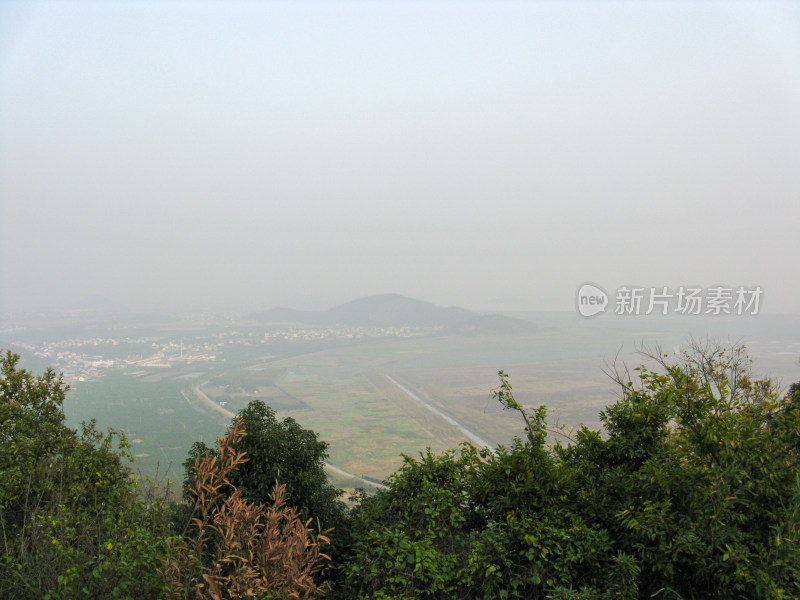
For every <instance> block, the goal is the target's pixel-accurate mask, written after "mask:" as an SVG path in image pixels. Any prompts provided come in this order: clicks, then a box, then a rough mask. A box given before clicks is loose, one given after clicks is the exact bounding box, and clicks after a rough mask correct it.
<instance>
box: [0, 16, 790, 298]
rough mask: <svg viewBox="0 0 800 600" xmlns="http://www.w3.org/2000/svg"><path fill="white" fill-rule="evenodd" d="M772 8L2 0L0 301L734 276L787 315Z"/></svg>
mask: <svg viewBox="0 0 800 600" xmlns="http://www.w3.org/2000/svg"><path fill="white" fill-rule="evenodd" d="M798 32H800V4H798V3H796V2H786V3H776V2H758V3H756V2H752V3H711V2H708V3H691V4H690V3H637V4H634V3H615V2H602V3H596V2H587V3H579V2H563V3H561V2H536V3H527V2H525V3H516V2H497V3H489V2H430V3H425V2H411V3H405V2H403V3H401V2H381V3H371V2H291V3H289V2H264V3H261V2H205V3H196V2H155V1H152V2H119V3H107V2H90V1H84V2H14V1H7V2H3V3H2V4H0V282H1V283H0V313H2V312H3V311H14V310H20V309H24V308H36V307H53V306H68V305H70V304H73V303H76V302H79V301H81V300H82V299H83V298H85V297H87V296H93V295H101V296H104V297H106V298H108V299H110V300H112V301H113V302H116V303H119V304H120V305H123V306H128V307H159V306H184V305H186V306H206V305H228V304H240V305H241V304H246V305H264V306H277V305H292V306H296V307H299V308H326V307H329V306H332V305H334V304H336V303H338V302H342V301H345V300H350V299H353V298H356V297H359V296H363V295H367V294H376V293H382V292H397V293H401V294H405V295H408V296H412V297H417V298H422V299H425V300H428V301H431V302H435V303H437V304H441V305H456V304H457V305H459V306H463V307H466V308H469V309H497V310H531V311H534V310H564V311H571V310H573V309H574V298H575V292H576V289H577V287H578V286H579V285H580V284H581V283H583V282H585V281H593V282H596V283H598V284H600V285H602V286H604V287H605V289H608V290H613V289H614V288H616V287H618V286H620V285H631V284H637V285H642V286H670V287H678V286H682V285H683V286H686V285H696V286H701V287H710V286H712V285H718V284H723V285H728V286H730V287H734V286H739V285H745V286H756V285H759V286H761V287H762V288H763V290H764V296H763V298H762V308H763V311H764V312H772V313H797V312H798V308H797V302H796V298H797V297H798V295H800V278H798V277H797V275H798V273H797V267H796V261H797V257H798V254H799V252H798V251H799V250H800V236H798V234H797V231H798V224H800V202H798V199H800V34H799V33H798Z"/></svg>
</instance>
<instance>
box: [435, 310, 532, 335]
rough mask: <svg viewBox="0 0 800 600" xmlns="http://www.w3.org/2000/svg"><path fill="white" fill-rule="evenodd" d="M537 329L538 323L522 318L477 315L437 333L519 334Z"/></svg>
mask: <svg viewBox="0 0 800 600" xmlns="http://www.w3.org/2000/svg"><path fill="white" fill-rule="evenodd" d="M538 331H541V328H540V327H539V326H538V325H536V324H535V323H531V322H530V321H525V320H523V319H516V318H514V317H506V316H505V315H477V316H475V317H472V318H469V319H466V320H464V321H461V322H459V323H455V324H454V325H451V326H450V327H445V328H444V329H443V330H442V331H440V332H439V335H463V336H472V335H475V336H478V335H520V334H526V333H536V332H538Z"/></svg>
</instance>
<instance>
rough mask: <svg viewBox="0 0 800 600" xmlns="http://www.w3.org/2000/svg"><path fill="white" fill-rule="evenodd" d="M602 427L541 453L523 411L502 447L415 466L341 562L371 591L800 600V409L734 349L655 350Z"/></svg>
mask: <svg viewBox="0 0 800 600" xmlns="http://www.w3.org/2000/svg"><path fill="white" fill-rule="evenodd" d="M647 357H648V359H649V360H650V363H649V364H650V366H649V367H645V366H643V367H640V368H639V369H637V370H636V371H635V377H631V376H630V374H629V372H628V371H627V370H626V371H624V372H623V373H619V372H618V371H616V370H615V371H614V372H613V373H612V376H613V378H614V379H615V381H617V383H618V384H619V385H620V390H621V396H620V399H619V400H618V401H617V402H616V403H614V404H612V405H611V406H609V407H608V408H607V409H606V410H605V411H604V412H603V413H602V414H601V418H602V422H603V424H604V428H603V431H592V430H589V429H587V428H581V429H579V430H578V431H577V432H575V434H574V435H571V436H569V439H570V443H568V444H567V445H560V444H559V445H556V446H554V447H549V448H548V447H547V446H546V443H545V441H546V437H547V433H548V431H549V430H548V429H547V425H546V414H545V411H544V408H543V407H540V408H538V409H535V410H533V411H529V410H528V409H526V408H525V407H523V406H522V405H520V404H519V403H518V402H517V401H516V400H515V399H514V397H513V393H512V388H511V385H510V383H509V382H508V376H507V375H506V374H505V373H504V372H502V371H501V372H500V373H499V375H500V387H499V388H498V390H497V392H496V393H495V397H496V399H497V400H498V401H499V402H500V403H501V404H502V405H503V406H504V407H506V408H507V409H510V410H515V411H518V412H519V413H520V414H521V416H522V418H523V420H524V423H525V433H526V436H525V439H524V440H521V439H517V440H516V441H515V442H514V443H513V444H512V445H511V447H509V448H504V447H499V448H497V449H495V450H494V451H489V450H481V451H479V450H477V449H475V448H473V447H472V446H470V445H464V446H463V447H462V448H461V451H460V452H453V451H451V452H448V453H445V454H442V455H439V456H436V455H433V454H431V453H430V452H428V453H426V454H423V455H421V456H420V458H419V459H414V458H411V457H405V461H404V464H403V466H402V467H401V469H400V470H399V471H398V472H397V473H396V474H395V475H394V476H392V477H391V478H390V479H389V480H388V484H389V489H387V490H381V491H379V492H378V493H377V494H376V495H375V496H374V497H372V498H367V499H364V500H363V501H362V503H361V504H360V506H359V507H358V509H357V510H356V511H355V514H354V520H355V523H354V533H355V544H354V549H353V555H352V558H351V560H350V561H349V563H348V564H347V565H346V567H345V571H346V573H347V582H348V586H349V590H350V592H351V594H352V595H353V596H359V597H362V598H372V597H383V598H390V597H391V598H442V599H444V598H454V597H458V598H487V599H488V598H582V599H588V598H593V599H607V598H608V599H610V598H648V597H658V598H703V597H705V598H710V597H714V598H794V597H798V595H800V544H799V542H800V539H798V535H800V466H799V463H800V452H799V449H800V408H798V404H800V403H798V402H797V401H796V394H795V395H788V396H781V394H779V393H778V391H777V390H776V389H775V387H774V386H773V385H772V384H771V383H769V382H768V381H757V380H755V379H754V378H753V377H752V374H751V370H750V366H749V360H748V359H747V356H746V354H745V351H744V348H743V347H741V346H733V347H721V346H716V345H713V344H707V343H706V344H702V343H695V344H694V345H693V347H692V348H691V349H690V350H689V351H687V352H685V353H684V354H683V355H682V356H680V357H679V358H678V359H677V360H674V361H672V362H669V361H668V357H667V356H666V355H663V354H662V353H661V352H660V351H656V352H651V353H649V354H648V356H647Z"/></svg>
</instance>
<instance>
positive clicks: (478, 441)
mask: <svg viewBox="0 0 800 600" xmlns="http://www.w3.org/2000/svg"><path fill="white" fill-rule="evenodd" d="M386 379H388V380H389V381H391V382H392V383H393V384H394V385H396V386H397V387H398V388H400V389H401V390H402V391H404V392H405V393H406V394H407V395H408V396H409V397H410V398H411V399H412V400H416V401H417V402H419V403H420V404H421V405H422V406H424V407H425V408H427V409H428V410H429V411H431V412H432V413H434V414H435V415H437V416H439V417H441V418H443V419H444V420H445V421H447V422H448V423H450V424H451V425H455V426H456V427H457V428H458V430H459V431H460V432H461V433H463V434H464V435H466V436H467V437H468V438H469V439H471V440H472V441H473V442H475V443H476V444H477V445H478V446H483V447H484V448H492V445H491V444H490V443H489V442H487V441H486V440H483V439H481V438H480V437H478V435H477V434H475V433H473V432H471V431H470V430H469V429H467V428H466V427H464V426H463V425H462V424H461V423H459V422H458V421H456V420H455V419H454V418H452V417H450V416H448V415H446V414H444V413H443V412H442V411H440V410H439V409H438V408H436V407H435V406H433V405H431V404H428V403H427V402H425V400H423V399H422V398H420V397H419V396H417V395H416V394H415V393H414V392H412V391H411V390H409V389H408V388H407V387H406V386H404V385H402V384H399V383H397V382H396V381H395V380H394V379H392V378H391V377H389V376H388V375H387V376H386Z"/></svg>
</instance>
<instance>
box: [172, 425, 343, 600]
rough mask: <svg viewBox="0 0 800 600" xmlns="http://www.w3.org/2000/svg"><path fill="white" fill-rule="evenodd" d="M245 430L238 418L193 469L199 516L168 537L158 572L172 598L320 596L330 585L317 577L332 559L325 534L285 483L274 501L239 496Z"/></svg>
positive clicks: (193, 493) (275, 489) (214, 599)
mask: <svg viewBox="0 0 800 600" xmlns="http://www.w3.org/2000/svg"><path fill="white" fill-rule="evenodd" d="M245 435H246V433H245V430H244V424H243V421H242V420H236V421H234V424H233V425H232V426H231V427H230V428H229V429H228V433H227V435H226V436H224V437H220V438H219V439H218V440H217V450H216V453H214V454H213V455H212V454H210V453H209V454H205V455H203V456H198V457H197V458H196V459H195V461H194V467H193V469H192V473H191V475H192V482H193V487H192V488H191V490H190V491H189V493H190V495H191V496H192V497H194V514H196V515H198V516H196V517H195V518H193V519H192V521H191V525H190V529H189V531H188V533H187V535H186V536H185V537H184V539H183V540H181V541H180V542H171V543H170V550H171V556H170V557H169V558H166V559H165V560H164V561H163V566H162V568H161V569H159V574H160V575H161V576H162V577H163V578H164V581H165V584H166V590H167V593H166V597H167V598H169V599H179V598H192V599H198V600H200V599H209V600H222V599H234V598H315V597H317V596H320V595H321V594H322V593H324V592H325V591H326V589H327V587H328V586H327V584H325V583H323V584H318V583H317V582H316V581H315V579H314V577H315V575H317V574H318V573H319V572H320V571H321V570H322V569H323V568H324V567H325V566H326V561H328V560H329V558H328V556H327V555H325V554H323V553H322V546H323V545H326V544H329V543H330V542H329V540H328V538H327V537H325V535H324V534H323V533H317V532H315V531H314V530H313V529H311V528H310V524H311V519H307V520H305V521H304V520H302V519H301V517H300V512H299V510H298V509H297V508H290V507H288V506H287V505H286V486H285V485H282V484H280V485H279V484H277V483H276V484H275V485H274V487H273V491H272V493H271V494H270V504H269V505H267V506H265V505H263V504H255V503H253V502H249V501H247V500H245V499H244V498H243V497H242V492H241V490H240V489H239V488H237V487H234V486H233V484H232V483H231V480H232V479H233V474H234V472H235V471H236V470H237V469H238V468H239V467H240V466H241V465H242V464H244V463H245V462H246V461H247V460H248V459H247V458H246V457H245V453H244V452H239V451H237V450H236V447H237V445H239V444H240V442H241V441H242V439H243V438H244V437H245Z"/></svg>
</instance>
